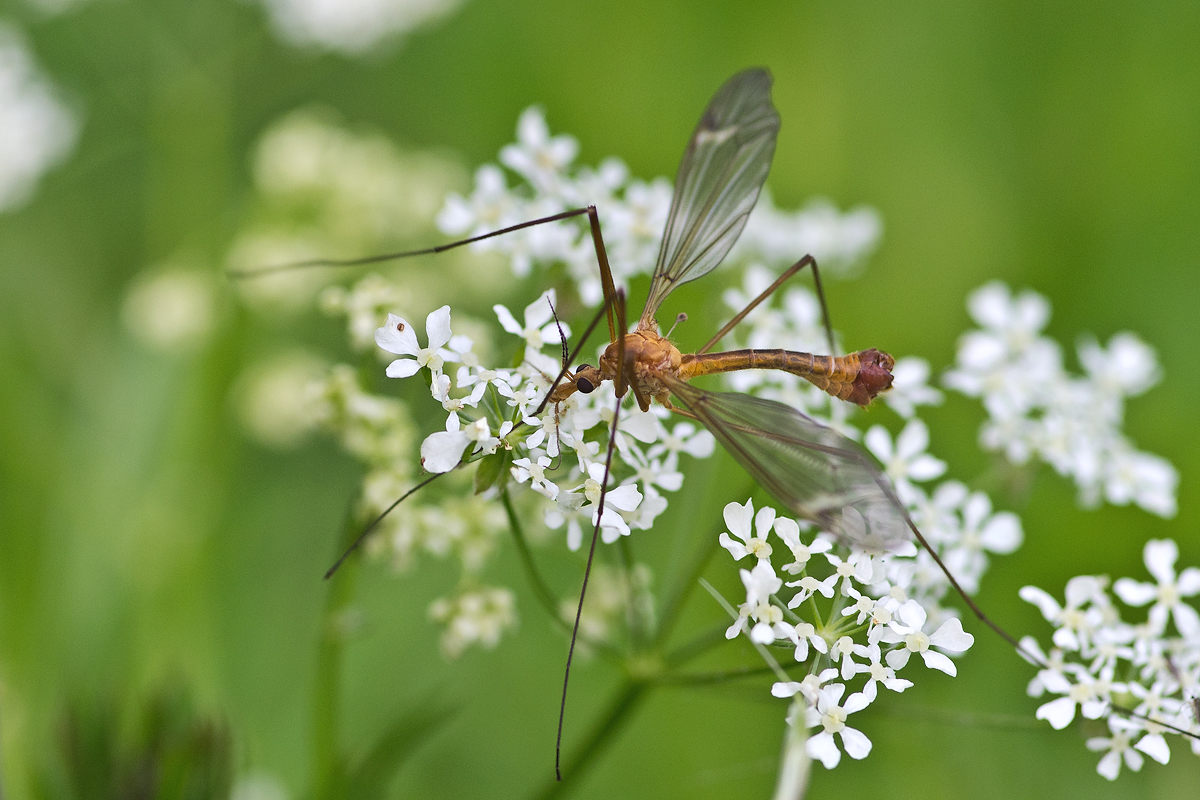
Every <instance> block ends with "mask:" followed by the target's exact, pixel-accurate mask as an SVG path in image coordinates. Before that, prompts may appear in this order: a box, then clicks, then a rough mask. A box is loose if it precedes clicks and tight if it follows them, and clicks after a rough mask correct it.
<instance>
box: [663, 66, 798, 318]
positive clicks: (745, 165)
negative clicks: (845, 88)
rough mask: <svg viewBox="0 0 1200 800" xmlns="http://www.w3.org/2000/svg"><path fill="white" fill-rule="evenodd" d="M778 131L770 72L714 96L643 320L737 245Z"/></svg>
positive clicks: (679, 181)
mask: <svg viewBox="0 0 1200 800" xmlns="http://www.w3.org/2000/svg"><path fill="white" fill-rule="evenodd" d="M778 133H779V114H778V113H776V111H775V106H773V105H771V74H770V73H769V72H767V71H766V70H765V69H749V70H746V71H745V72H739V73H738V74H737V75H734V76H733V77H732V78H730V79H729V80H728V81H726V82H725V85H724V86H722V87H721V88H720V89H719V90H718V91H717V93H716V95H714V96H713V99H712V101H711V102H709V104H708V108H707V109H705V111H704V116H702V117H701V118H700V123H699V124H698V125H697V126H696V130H695V132H694V133H693V134H692V138H691V139H690V140H689V141H688V145H687V149H686V150H684V153H683V161H682V162H681V163H680V165H679V174H678V175H676V177H675V195H674V197H673V198H672V200H671V211H670V213H669V214H668V216H667V227H666V229H665V230H664V231H663V241H662V248H661V249H660V250H659V251H658V264H657V266H656V267H655V268H654V278H653V279H652V281H651V284H650V296H649V298H647V300H646V309H645V311H643V312H642V322H643V323H646V324H649V323H650V322H651V321H652V320H653V319H654V314H655V312H657V311H658V307H659V306H660V305H662V301H663V300H664V299H666V296H667V295H668V294H670V292H671V290H672V289H674V288H675V286H676V285H678V284H680V283H684V282H686V281H690V280H694V279H695V278H699V277H700V276H701V275H704V274H705V273H707V272H709V271H710V270H712V269H713V268H714V267H716V266H717V265H718V264H720V263H721V259H723V258H725V254H726V253H728V252H729V248H731V247H733V243H734V242H735V241H737V237H738V235H739V234H741V232H742V228H743V227H745V225H746V218H747V217H748V216H749V215H750V210H751V209H753V208H754V204H755V203H756V202H757V201H758V192H759V190H760V189H762V185H763V183H764V182H765V181H766V179H767V172H768V171H769V170H770V169H771V157H772V156H773V155H774V154H775V137H776V135H777V134H778Z"/></svg>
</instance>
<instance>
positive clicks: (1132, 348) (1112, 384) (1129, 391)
mask: <svg viewBox="0 0 1200 800" xmlns="http://www.w3.org/2000/svg"><path fill="white" fill-rule="evenodd" d="M1078 351H1079V363H1081V364H1082V365H1083V368H1084V369H1085V370H1087V373H1088V375H1089V376H1091V378H1092V380H1093V381H1095V382H1096V384H1097V385H1098V386H1099V387H1100V388H1101V389H1102V390H1104V391H1107V392H1110V393H1114V394H1116V393H1120V394H1124V395H1127V396H1129V397H1135V396H1137V395H1139V394H1142V393H1144V392H1145V391H1146V390H1148V389H1149V388H1150V387H1151V386H1153V385H1154V384H1156V383H1158V381H1159V380H1160V379H1161V378H1162V371H1161V370H1160V369H1159V366H1158V358H1157V356H1156V355H1155V352H1154V348H1153V347H1151V346H1150V345H1148V344H1146V343H1145V342H1143V341H1142V340H1141V339H1139V338H1138V337H1137V335H1136V334H1133V333H1129V332H1128V331H1125V332H1122V333H1118V334H1115V335H1114V336H1113V337H1112V338H1111V339H1109V340H1108V348H1107V349H1105V348H1103V347H1101V346H1100V345H1099V344H1098V343H1097V342H1096V341H1095V340H1094V339H1090V338H1089V339H1084V340H1083V341H1081V342H1080V343H1079V347H1078Z"/></svg>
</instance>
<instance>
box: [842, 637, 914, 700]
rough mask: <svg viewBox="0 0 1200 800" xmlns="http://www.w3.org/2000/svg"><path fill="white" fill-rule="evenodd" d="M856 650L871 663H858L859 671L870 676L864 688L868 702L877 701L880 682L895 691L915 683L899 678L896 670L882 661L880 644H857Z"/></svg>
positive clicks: (857, 653) (900, 690) (856, 652)
mask: <svg viewBox="0 0 1200 800" xmlns="http://www.w3.org/2000/svg"><path fill="white" fill-rule="evenodd" d="M854 652H855V654H856V655H859V656H865V657H866V658H867V660H868V661H869V662H870V663H869V664H859V665H858V671H859V672H865V673H867V675H868V676H869V677H868V678H867V684H866V686H864V687H863V690H862V693H863V696H865V697H866V698H867V700H868V702H874V701H875V696H876V695H877V694H878V693H879V687H878V684H880V683H882V684H883V685H884V687H885V688H887V689H890V690H892V691H893V692H903V691H904V690H905V689H907V688H909V687H910V686H912V685H913V683H912V681H909V680H905V679H904V678H897V677H896V672H895V670H893V669H892V668H891V667H889V666H886V665H885V664H883V663H882V661H881V658H882V656H881V655H880V650H879V645H878V644H870V645H867V646H865V647H864V646H863V645H855V646H854Z"/></svg>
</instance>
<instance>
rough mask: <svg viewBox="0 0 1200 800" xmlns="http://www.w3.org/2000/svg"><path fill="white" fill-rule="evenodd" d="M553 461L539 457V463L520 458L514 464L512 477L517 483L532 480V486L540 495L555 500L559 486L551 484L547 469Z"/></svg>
mask: <svg viewBox="0 0 1200 800" xmlns="http://www.w3.org/2000/svg"><path fill="white" fill-rule="evenodd" d="M550 464H551V461H550V459H549V458H548V457H546V456H538V459H537V461H534V460H532V459H529V458H518V459H516V460H514V461H513V463H512V467H511V470H512V476H513V479H514V480H516V482H517V483H524V482H525V481H528V480H530V479H531V478H532V482H531V483H530V486H531V487H532V488H533V490H534V491H535V492H537V493H539V494H542V495H545V496H546V497H548V498H550V499H551V500H553V499H554V498H556V497H558V491H559V489H558V485H557V484H554V483H551V482H550V480H549V479H548V478H547V477H546V469H547V468H549V466H550Z"/></svg>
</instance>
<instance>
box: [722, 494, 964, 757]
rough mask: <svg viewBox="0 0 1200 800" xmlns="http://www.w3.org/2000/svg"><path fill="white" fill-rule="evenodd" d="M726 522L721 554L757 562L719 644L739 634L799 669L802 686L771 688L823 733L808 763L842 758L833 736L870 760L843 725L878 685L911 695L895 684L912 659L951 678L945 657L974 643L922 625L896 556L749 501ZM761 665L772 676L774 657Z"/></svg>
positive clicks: (942, 624)
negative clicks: (796, 700)
mask: <svg viewBox="0 0 1200 800" xmlns="http://www.w3.org/2000/svg"><path fill="white" fill-rule="evenodd" d="M725 522H726V525H727V527H728V532H726V533H723V534H721V545H722V546H723V547H724V548H725V549H726V550H728V551H729V553H730V554H731V555H732V556H733V557H734V559H735V560H737V561H742V560H743V559H745V558H746V557H747V556H754V557H755V559H756V563H755V565H754V567H753V568H751V569H742V570H741V577H742V583H743V585H744V586H745V589H746V601H745V602H744V603H742V604H741V606H740V607H739V608H738V610H737V617H736V619H735V620H734V623H733V624H732V625H731V626H730V627H729V630H728V631H726V634H725V635H726V637H727V638H730V639H732V638H735V637H737V636H738V635H739V634H743V633H745V634H747V635H748V636H749V637H750V640H751V641H752V642H754V643H756V644H758V645H777V646H782V647H786V648H788V649H790V650H791V651H792V657H793V660H794V661H795V662H797V663H803V664H805V665H806V670H807V676H806V677H805V678H804V679H803V680H798V681H797V680H780V681H778V682H776V683H775V685H774V686H773V687H772V688H771V692H772V694H774V695H775V696H776V697H794V696H797V695H799V696H800V698H802V700H803V701H804V703H805V705H804V724H805V725H806V726H807V727H809V728H820V729H822V730H821V732H819V733H817V734H816V735H813V736H811V737H810V738H809V739H808V745H807V747H808V752H809V755H810V756H812V757H813V758H816V759H818V760H820V761H821V762H822V763H823V764H824V765H825V766H826V767H827V768H829V769H832V768H833V767H835V766H837V764H838V761H839V760H840V758H841V753H840V751H839V750H838V748H837V746H836V744H835V742H834V737H833V734H834V733H837V734H839V735H840V737H841V740H842V746H843V748H844V749H845V751H846V753H847V754H848V755H850V756H851V757H852V758H865V757H866V755H867V754H868V753H869V752H870V750H871V742H870V740H869V739H868V738H867V737H866V736H865V735H864V734H863V733H861V732H860V731H858V730H856V729H854V728H849V727H846V725H845V720H846V716H847V715H848V714H851V713H853V712H855V711H859V710H861V709H863V708H866V707H867V706H868V705H869V704H870V703H872V702H873V701H874V700H875V699H876V697H877V696H878V693H879V685H881V684H882V685H883V687H884V688H886V689H889V690H891V691H894V692H902V691H904V690H905V689H907V688H908V687H909V686H912V682H911V681H909V680H907V679H903V678H898V677H896V675H897V673H898V672H899V671H901V670H903V669H904V668H905V667H906V666H907V665H908V663H909V661H910V659H911V657H912V655H914V654H916V655H918V656H920V658H921V660H922V661H923V662H924V664H925V666H926V667H929V668H931V669H936V670H940V671H942V672H945V673H946V674H948V675H955V674H957V670H956V668H955V665H954V662H953V661H951V660H950V659H949V658H948V657H947V656H946V653H953V654H958V653H961V652H964V651H965V650H967V649H968V648H969V647H970V646H971V644H972V643H973V642H974V637H972V636H971V635H970V634H968V633H966V632H964V631H963V628H962V623H961V622H959V620H958V618H957V617H954V616H951V615H949V614H944V615H941V618H940V619H933V618H931V617H930V615H929V614H928V613H927V612H926V609H925V607H924V606H923V605H922V603H921V602H919V601H918V600H917V599H915V598H914V597H913V596H912V595H913V591H912V590H913V588H915V587H914V583H913V571H912V570H911V569H910V568H908V567H907V566H904V565H903V564H902V563H901V562H902V561H903V560H904V556H894V555H871V554H868V553H864V552H862V551H856V550H850V549H848V548H845V547H843V546H841V545H840V544H837V543H835V542H833V541H831V540H830V539H829V538H827V536H826V534H824V533H820V532H814V531H812V530H811V526H810V525H808V524H807V523H802V522H801V523H798V522H796V521H795V520H792V519H789V518H787V517H780V516H778V515H777V514H776V512H775V509H773V508H771V507H770V506H767V507H764V508H761V509H759V510H758V513H757V514H756V513H755V512H754V505H753V503H752V501H750V500H747V501H746V503H745V504H744V505H742V504H738V503H730V504H728V505H727V506H725ZM802 530H803V531H804V533H805V535H804V536H803V537H802V536H801V532H802ZM776 550H778V551H779V552H780V553H781V554H782V560H783V561H787V563H785V564H783V565H782V567H781V569H782V572H783V573H785V575H784V576H780V575H779V574H778V573H777V572H776V569H775V566H774V564H773V563H772V561H771V556H772V555H773V554H774V553H775V552H776ZM910 555H911V553H910ZM818 556H819V557H818ZM789 559H790V560H789ZM785 577H786V578H791V580H785ZM767 657H768V658H769V659H771V662H772V666H774V667H776V669H778V665H777V664H775V663H774V659H773V656H770V655H769V654H768V655H767ZM859 676H864V679H863V680H862V681H861V688H860V689H859V691H857V692H854V693H852V694H851V695H850V696H849V697H847V698H846V700H845V702H843V701H842V696H843V695H844V694H845V692H846V690H847V688H848V686H849V684H850V682H852V681H858V680H859Z"/></svg>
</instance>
